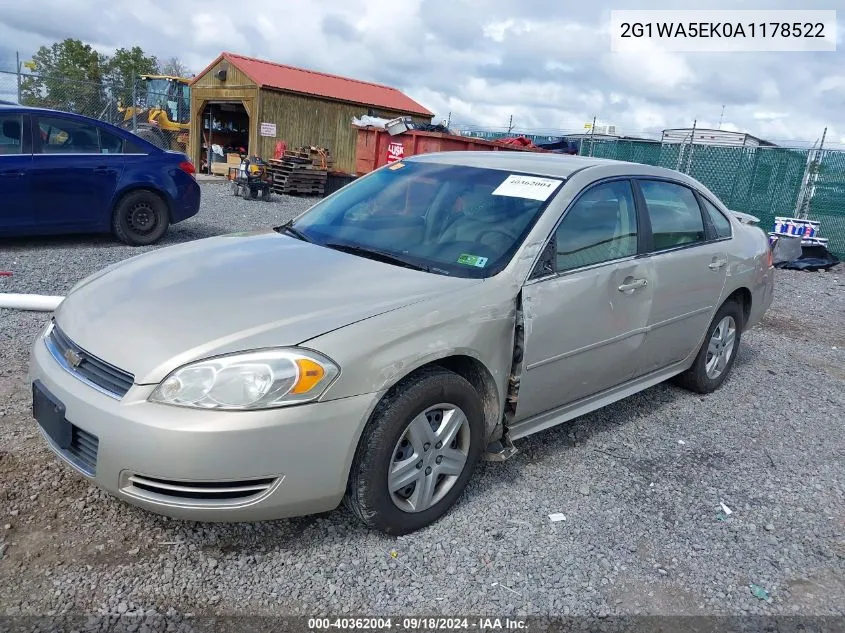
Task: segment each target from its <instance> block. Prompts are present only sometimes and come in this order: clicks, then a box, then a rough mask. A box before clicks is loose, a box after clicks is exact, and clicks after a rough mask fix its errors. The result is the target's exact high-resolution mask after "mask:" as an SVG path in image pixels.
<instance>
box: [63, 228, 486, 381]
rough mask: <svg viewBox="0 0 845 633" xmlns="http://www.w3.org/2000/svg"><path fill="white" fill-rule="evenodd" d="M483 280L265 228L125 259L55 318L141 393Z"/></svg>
mask: <svg viewBox="0 0 845 633" xmlns="http://www.w3.org/2000/svg"><path fill="white" fill-rule="evenodd" d="M477 283H480V280H474V279H460V278H453V277H446V276H442V275H435V274H431V273H426V272H421V271H415V270H411V269H408V268H402V267H399V266H394V265H391V264H385V263H382V262H377V261H373V260H370V259H366V258H363V257H358V256H355V255H351V254H348V253H342V252H339V251H335V250H332V249H329V248H325V247H321V246H317V245H314V244H309V243H307V242H303V241H300V240H297V239H295V238H292V237H288V236H285V235H280V234H278V233H276V232H274V231H272V230H268V231H261V232H253V233H236V234H231V235H224V236H219V237H212V238H207V239H203V240H197V241H195V242H189V243H186V244H182V245H178V246H171V247H168V248H163V249H160V250H156V251H152V252H149V253H145V254H143V255H139V256H136V257H132V258H130V259H128V260H126V261H124V262H120V263H118V264H116V265H112V266H110V267H108V268H106V269H104V270H103V271H100V272H99V273H96V274H94V275H92V276H91V277H89V278H86V279H85V280H83V281H82V282H80V283H79V284H77V285H76V286H75V287H74V289H73V290H72V291H71V292H70V293H69V294H68V296H67V297H66V298H65V299H64V301H62V303H61V304H60V305H59V307H58V308H57V310H56V312H55V319H56V323H57V324H58V325H59V327H60V328H61V329H62V330H63V331H64V332H65V334H66V335H67V336H68V337H69V338H70V339H71V340H73V341H74V342H75V343H76V344H77V345H79V346H80V347H82V348H83V349H85V350H87V351H88V352H89V353H91V354H93V355H95V356H98V357H99V358H101V359H102V360H104V361H106V362H107V363H110V364H112V365H114V366H116V367H118V368H120V369H123V370H125V371H128V372H131V373H132V374H133V375H134V376H135V382H136V383H138V384H153V383H157V382H159V381H161V380H162V379H163V378H164V377H165V376H166V375H167V374H168V373H169V372H170V371H172V370H173V369H175V368H176V367H178V366H181V365H183V364H184V363H187V362H190V361H193V360H196V359H199V358H205V357H208V356H212V355H216V354H223V353H227V352H234V351H240V350H244V349H256V348H261V347H271V346H285V345H296V344H299V343H301V342H303V341H307V340H308V339H311V338H314V337H316V336H319V335H321V334H324V333H326V332H329V331H331V330H334V329H337V328H341V327H344V326H346V325H349V324H351V323H355V322H356V321H360V320H362V319H367V318H370V317H373V316H375V315H378V314H382V313H384V312H388V311H390V310H395V309H397V308H401V307H403V306H406V305H408V304H411V303H414V302H418V301H422V300H425V299H428V298H431V297H433V296H436V295H440V294H443V293H447V292H453V291H457V290H460V289H462V288H466V287H468V286H471V285H475V284H477Z"/></svg>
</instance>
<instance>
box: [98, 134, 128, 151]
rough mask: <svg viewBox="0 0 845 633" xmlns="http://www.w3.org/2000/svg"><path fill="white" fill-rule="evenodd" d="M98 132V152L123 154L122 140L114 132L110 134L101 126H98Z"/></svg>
mask: <svg viewBox="0 0 845 633" xmlns="http://www.w3.org/2000/svg"><path fill="white" fill-rule="evenodd" d="M99 132H100V152H101V153H103V154H123V153H124V151H125V150H124V144H125V143H124V140H123V139H122V138H120V137H119V136H117V135H116V134H112V133H111V132H109V131H108V130H104V129H103V128H99Z"/></svg>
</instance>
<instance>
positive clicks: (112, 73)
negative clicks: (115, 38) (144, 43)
mask: <svg viewBox="0 0 845 633" xmlns="http://www.w3.org/2000/svg"><path fill="white" fill-rule="evenodd" d="M105 69H106V72H105V79H106V82H107V88H108V90H109V92H110V94H111V97H112V98H113V99H115V100H117V102H118V103H123V104H129V103H132V87H133V85H134V84H135V82H137V81H138V80H139V79H138V78H139V76H140V75H157V74H158V73H159V64H158V59H156V57H155V56H147V55H145V54H144V51H143V50H141V48H140V47H138V46H133V47H132V48H130V49H125V48H119V49H117V50H116V51H115V52H114V55H112V56H111V57H110V58H108V59H107V60H106V62H105Z"/></svg>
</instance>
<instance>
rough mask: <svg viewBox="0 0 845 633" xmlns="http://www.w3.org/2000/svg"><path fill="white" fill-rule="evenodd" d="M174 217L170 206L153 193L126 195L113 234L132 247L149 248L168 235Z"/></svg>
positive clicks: (115, 220)
mask: <svg viewBox="0 0 845 633" xmlns="http://www.w3.org/2000/svg"><path fill="white" fill-rule="evenodd" d="M169 224H170V217H169V214H168V211H167V205H166V204H165V203H164V201H163V200H162V199H161V198H160V197H158V195H156V194H154V193H153V192H152V191H146V190H141V191H132V192H130V193H128V194H126V195H125V196H124V197H123V198H122V199H121V200H120V202H118V204H117V206H116V207H115V210H114V215H113V216H112V230H113V231H114V234H115V236H116V237H117V239H119V240H120V241H121V242H124V243H125V244H129V245H130V246H149V245H150V244H155V243H156V242H158V241H159V240H160V239H161V238H162V237H163V236H164V234H165V233H166V232H167V227H168V226H169Z"/></svg>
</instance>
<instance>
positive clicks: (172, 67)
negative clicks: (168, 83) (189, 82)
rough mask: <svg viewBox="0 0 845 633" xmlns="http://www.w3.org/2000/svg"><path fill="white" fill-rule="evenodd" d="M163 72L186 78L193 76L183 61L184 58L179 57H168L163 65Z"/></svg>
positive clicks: (163, 73)
mask: <svg viewBox="0 0 845 633" xmlns="http://www.w3.org/2000/svg"><path fill="white" fill-rule="evenodd" d="M161 74H162V75H170V76H171V77H185V78H188V77H191V76H193V74H192V73H191V71H190V70H189V69H188V67H187V66H185V64H183V63H182V60H181V59H179V58H178V57H171V58H170V59H168V60H167V61H166V62H165V63H164V65H163V66H162V67H161Z"/></svg>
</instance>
